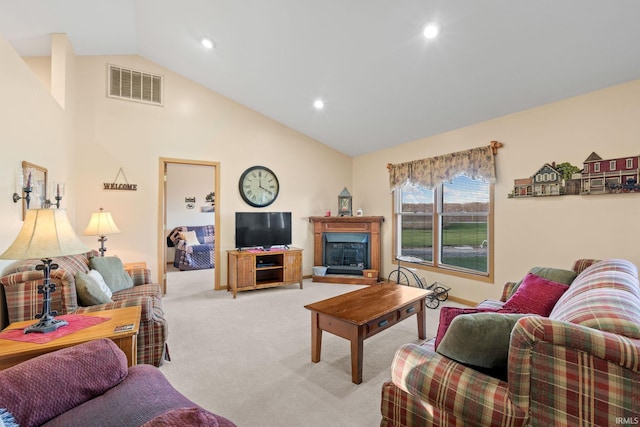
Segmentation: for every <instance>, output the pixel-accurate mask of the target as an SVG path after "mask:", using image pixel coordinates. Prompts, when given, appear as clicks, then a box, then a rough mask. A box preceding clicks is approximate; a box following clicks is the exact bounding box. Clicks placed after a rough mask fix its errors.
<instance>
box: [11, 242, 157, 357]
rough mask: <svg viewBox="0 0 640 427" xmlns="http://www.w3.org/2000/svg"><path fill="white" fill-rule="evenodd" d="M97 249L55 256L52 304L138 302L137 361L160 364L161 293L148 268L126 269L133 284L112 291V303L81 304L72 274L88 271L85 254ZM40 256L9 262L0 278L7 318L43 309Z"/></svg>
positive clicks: (75, 308) (70, 309)
mask: <svg viewBox="0 0 640 427" xmlns="http://www.w3.org/2000/svg"><path fill="white" fill-rule="evenodd" d="M95 255H96V252H91V253H88V254H81V255H70V256H65V257H59V258H55V259H54V262H55V263H56V264H58V269H56V270H53V271H52V272H51V283H53V284H54V285H55V286H56V290H55V291H54V292H53V293H52V294H51V308H52V309H53V310H57V311H58V314H70V313H86V312H90V311H94V312H95V311H102V310H110V309H114V308H121V307H131V306H137V305H139V306H141V307H142V313H141V319H140V331H139V333H138V363H139V364H142V363H146V364H150V365H155V366H160V365H161V364H162V361H163V359H164V352H165V343H166V341H167V335H168V326H167V322H166V320H165V319H164V313H163V311H162V293H161V291H160V286H159V285H158V284H151V283H150V279H149V278H150V271H149V270H148V269H133V270H130V271H128V272H129V274H130V275H131V277H132V278H133V283H134V285H135V286H133V287H132V288H129V289H124V290H121V291H118V292H114V294H113V296H112V297H111V299H112V300H113V302H112V303H108V304H100V305H94V306H90V307H80V306H79V305H78V298H77V294H76V285H75V274H76V273H77V272H78V271H82V272H84V273H87V272H88V271H89V260H88V258H87V257H88V256H95ZM39 264H42V262H41V261H40V260H25V261H20V262H18V263H15V264H13V265H11V266H10V267H9V268H8V269H7V270H6V271H5V274H6V275H5V276H3V277H1V278H0V283H1V284H2V285H3V286H4V291H5V299H6V303H7V312H8V315H9V321H10V322H19V321H22V320H29V319H34V318H35V315H36V314H39V313H40V312H41V310H42V295H41V294H38V285H40V284H42V279H43V273H42V271H37V270H35V268H36V266H37V265H39Z"/></svg>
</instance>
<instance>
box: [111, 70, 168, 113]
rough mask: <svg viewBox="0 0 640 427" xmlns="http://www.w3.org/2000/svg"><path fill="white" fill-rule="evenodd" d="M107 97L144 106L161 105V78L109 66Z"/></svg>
mask: <svg viewBox="0 0 640 427" xmlns="http://www.w3.org/2000/svg"><path fill="white" fill-rule="evenodd" d="M108 75H109V81H108V83H107V84H108V90H107V95H108V96H109V97H110V98H118V99H126V100H129V101H136V102H143V103H145V104H153V105H163V104H162V102H163V101H162V84H163V76H159V75H156V74H150V73H145V72H142V71H136V70H131V69H127V68H122V67H118V66H115V65H109V72H108Z"/></svg>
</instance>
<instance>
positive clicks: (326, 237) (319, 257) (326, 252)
mask: <svg viewBox="0 0 640 427" xmlns="http://www.w3.org/2000/svg"><path fill="white" fill-rule="evenodd" d="M383 221H384V217H381V216H351V217H347V216H343V217H315V216H314V217H310V218H309V222H311V223H313V237H314V238H313V242H314V245H313V246H314V247H313V263H314V265H317V266H320V265H323V266H327V267H328V269H327V274H325V275H324V276H316V275H314V276H313V281H314V282H328V283H353V284H375V283H376V282H377V281H378V277H364V276H363V273H362V271H363V270H375V271H377V272H378V275H379V274H380V265H381V259H380V257H381V248H380V245H381V241H380V226H381V224H382V222H383Z"/></svg>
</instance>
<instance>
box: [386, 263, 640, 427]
mask: <svg viewBox="0 0 640 427" xmlns="http://www.w3.org/2000/svg"><path fill="white" fill-rule="evenodd" d="M574 269H575V270H576V271H580V272H581V273H580V274H579V275H578V277H577V278H576V279H575V280H574V281H573V283H572V284H571V286H570V288H569V290H568V291H567V292H566V293H565V294H564V295H563V297H562V298H561V299H560V300H559V301H558V303H557V305H556V306H555V308H554V310H553V311H552V313H551V314H550V316H549V318H545V317H540V316H529V317H524V318H522V319H520V320H519V321H518V323H517V324H516V326H515V327H514V329H513V331H512V333H511V343H510V350H509V362H508V380H509V381H508V382H504V381H500V380H498V379H495V378H493V377H489V376H486V375H484V374H482V373H480V372H478V371H477V370H474V369H472V368H471V367H467V366H464V365H462V364H460V363H458V362H456V361H453V360H450V359H448V358H446V357H444V356H442V355H440V354H438V353H436V352H435V351H434V350H433V340H431V341H428V342H426V343H425V344H423V345H421V346H418V345H415V344H406V345H404V346H402V347H400V349H399V350H398V351H397V353H396V355H395V358H394V360H393V364H392V367H391V373H392V381H391V382H387V383H385V384H384V385H383V387H382V404H381V411H382V422H381V425H382V426H394V427H399V426H430V425H439V426H456V425H464V426H471V425H472V426H520V425H532V426H555V425H571V426H572V425H576V426H577V425H579V426H610V425H617V424H621V423H622V422H623V420H637V417H638V416H640V338H639V337H636V330H635V329H634V327H633V324H634V322H638V321H637V320H636V319H640V317H639V316H640V285H639V283H638V272H637V268H636V267H635V266H634V265H633V264H631V263H629V262H628V261H624V260H618V259H614V260H605V261H601V262H597V261H596V260H579V261H577V262H576V263H575V264H574ZM508 285H509V284H507V286H508ZM495 303H496V304H498V303H497V302H495ZM483 304H485V303H484V302H483ZM487 304H489V305H491V303H487ZM635 326H637V327H640V322H638V323H636V325H635Z"/></svg>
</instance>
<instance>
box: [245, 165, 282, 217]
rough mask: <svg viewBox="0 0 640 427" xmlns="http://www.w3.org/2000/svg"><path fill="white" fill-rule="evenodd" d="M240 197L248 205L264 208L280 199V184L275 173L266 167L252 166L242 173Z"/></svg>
mask: <svg viewBox="0 0 640 427" xmlns="http://www.w3.org/2000/svg"><path fill="white" fill-rule="evenodd" d="M238 189H239V190H240V196H242V199H243V200H244V201H245V202H247V204H249V205H251V206H253V207H256V208H263V207H265V206H269V205H270V204H271V203H273V202H274V201H275V200H276V197H278V192H279V191H280V184H279V183H278V177H276V174H275V173H273V171H272V170H271V169H269V168H267V167H264V166H252V167H250V168H249V169H247V170H246V171H244V172H243V173H242V175H241V176H240V182H239V183H238Z"/></svg>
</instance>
